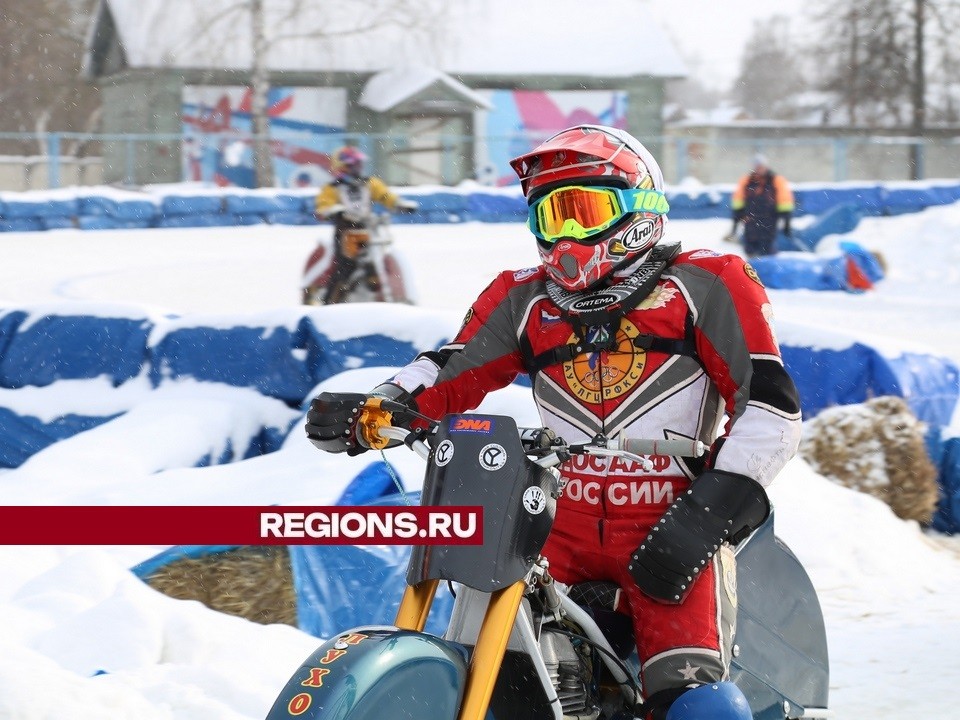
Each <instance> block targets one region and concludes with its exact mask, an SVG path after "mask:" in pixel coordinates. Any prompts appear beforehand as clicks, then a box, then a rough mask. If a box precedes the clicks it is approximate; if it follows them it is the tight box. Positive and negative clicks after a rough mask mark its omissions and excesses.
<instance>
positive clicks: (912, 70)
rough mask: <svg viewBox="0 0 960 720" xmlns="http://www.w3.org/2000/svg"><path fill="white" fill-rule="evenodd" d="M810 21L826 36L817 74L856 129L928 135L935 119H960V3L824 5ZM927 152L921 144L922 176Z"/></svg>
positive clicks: (835, 1) (916, 149)
mask: <svg viewBox="0 0 960 720" xmlns="http://www.w3.org/2000/svg"><path fill="white" fill-rule="evenodd" d="M811 16H812V18H813V20H814V23H815V24H816V26H817V28H818V30H819V32H818V35H819V38H820V41H819V42H818V43H817V44H816V46H815V47H814V48H813V49H812V52H811V53H810V55H811V56H812V57H814V58H817V61H816V62H815V63H813V64H812V67H811V70H812V72H813V73H814V74H815V75H816V79H817V83H818V85H819V86H820V87H821V88H822V89H825V90H830V91H832V92H833V93H835V95H836V96H837V97H838V99H839V100H840V102H841V103H842V104H843V106H844V107H846V108H847V120H848V122H849V123H850V124H864V125H867V126H868V127H870V126H883V125H887V126H896V127H903V128H906V129H909V131H910V132H911V134H912V135H913V136H914V137H917V138H922V137H923V135H924V134H925V132H926V130H927V126H928V122H929V118H930V117H931V115H932V116H935V117H939V118H951V117H953V118H955V117H956V95H957V92H958V83H960V77H958V74H957V72H956V70H957V68H958V66H960V50H958V49H957V43H956V36H957V33H958V32H960V0H910V2H904V1H903V0H818V3H817V5H815V6H814V11H813V12H812V14H811ZM931 78H936V82H935V83H931ZM931 89H933V90H935V92H933V93H931ZM921 150H922V146H921V143H920V142H919V141H918V142H917V143H916V144H915V145H914V146H913V152H912V153H911V160H910V163H911V174H912V176H913V177H915V178H916V177H919V175H920V174H921V171H922V167H921Z"/></svg>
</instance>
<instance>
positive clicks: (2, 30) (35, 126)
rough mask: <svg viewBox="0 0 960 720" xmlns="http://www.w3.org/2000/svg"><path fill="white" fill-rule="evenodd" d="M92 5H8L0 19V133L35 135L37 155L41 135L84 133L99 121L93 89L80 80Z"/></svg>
mask: <svg viewBox="0 0 960 720" xmlns="http://www.w3.org/2000/svg"><path fill="white" fill-rule="evenodd" d="M94 4H95V0H36V2H29V3H17V2H13V3H5V4H4V8H3V12H2V14H0V18H2V20H3V22H0V107H2V108H3V112H0V131H4V132H29V133H35V134H36V137H37V141H38V143H39V144H40V147H39V151H40V152H41V153H46V151H47V148H46V147H45V137H46V135H45V133H46V131H48V130H57V131H75V132H88V131H91V130H93V129H94V127H93V126H94V125H95V124H96V122H97V119H98V118H99V114H98V111H97V109H98V107H99V102H98V98H97V92H96V90H95V89H94V88H93V87H92V86H90V85H87V84H84V83H82V82H80V80H79V72H80V66H81V63H82V59H83V52H84V37H85V31H86V25H87V23H88V21H89V17H90V14H91V13H92V11H93V6H94ZM77 147H78V146H76V147H74V148H73V151H74V152H76V151H77ZM16 151H18V152H22V150H16Z"/></svg>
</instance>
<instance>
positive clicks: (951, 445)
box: [931, 434, 960, 534]
mask: <svg viewBox="0 0 960 720" xmlns="http://www.w3.org/2000/svg"><path fill="white" fill-rule="evenodd" d="M935 435H936V436H935V438H934V440H933V442H934V443H935V446H936V450H935V451H934V452H932V453H931V454H932V455H933V456H934V459H935V460H936V463H935V464H936V466H937V468H938V469H939V471H940V474H939V479H940V500H939V503H938V505H937V512H936V513H935V514H934V516H933V523H932V527H933V528H934V529H935V530H939V531H940V532H944V533H950V534H955V533H960V438H958V437H954V438H948V439H946V440H941V439H940V437H939V434H935Z"/></svg>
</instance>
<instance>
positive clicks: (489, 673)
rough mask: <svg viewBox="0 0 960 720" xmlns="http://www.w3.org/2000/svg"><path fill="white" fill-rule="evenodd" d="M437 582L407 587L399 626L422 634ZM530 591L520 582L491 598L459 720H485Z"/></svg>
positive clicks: (474, 652)
mask: <svg viewBox="0 0 960 720" xmlns="http://www.w3.org/2000/svg"><path fill="white" fill-rule="evenodd" d="M438 584H439V581H438V580H427V581H424V582H422V583H419V584H417V585H408V586H407V588H406V590H405V591H404V593H403V599H402V600H401V601H400V608H399V609H398V610H397V619H396V623H395V624H396V626H397V627H399V628H403V629H405V630H414V631H417V632H421V631H423V628H424V626H425V625H426V622H427V615H429V613H430V606H431V605H432V604H433V598H434V595H435V594H436V591H437V585H438ZM526 589H527V582H526V581H525V580H518V581H517V582H515V583H513V585H510V586H508V587H505V588H503V589H502V590H497V591H496V592H493V593H491V594H490V603H489V604H488V605H487V611H486V613H485V614H484V616H483V622H482V624H481V625H480V632H479V634H478V635H477V643H476V646H475V647H474V650H473V656H472V657H471V658H470V668H469V670H468V672H467V683H466V687H465V688H464V693H463V700H462V702H461V703H460V714H459V716H458V720H484V718H485V717H486V714H487V708H488V707H489V705H490V698H491V697H492V696H493V689H494V686H495V685H496V682H497V676H498V675H499V673H500V665H501V663H502V662H503V656H504V654H505V653H506V650H507V641H509V639H510V634H511V633H512V632H513V624H514V621H515V620H516V617H517V613H518V612H519V610H520V602H521V601H522V600H523V595H524V593H525V592H526Z"/></svg>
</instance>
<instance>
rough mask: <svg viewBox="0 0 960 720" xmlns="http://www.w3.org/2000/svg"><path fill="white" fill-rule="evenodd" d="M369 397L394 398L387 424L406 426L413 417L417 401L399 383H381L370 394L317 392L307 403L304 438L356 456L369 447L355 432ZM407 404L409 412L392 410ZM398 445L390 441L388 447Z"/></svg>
mask: <svg viewBox="0 0 960 720" xmlns="http://www.w3.org/2000/svg"><path fill="white" fill-rule="evenodd" d="M370 398H381V399H383V400H388V401H393V403H394V404H393V405H391V409H389V410H387V412H390V413H391V416H390V424H391V425H393V426H395V427H408V426H409V423H410V422H411V421H412V420H413V419H414V415H413V412H415V411H416V402H415V401H414V399H413V397H412V396H411V395H410V393H408V392H407V391H406V390H404V389H403V388H402V387H400V386H399V385H394V384H393V383H383V384H382V385H378V386H377V387H376V388H374V389H373V390H372V391H371V392H370V393H369V394H367V395H364V394H362V393H329V392H325V393H320V395H318V396H317V397H316V398H314V400H313V402H312V403H310V410H309V411H308V412H307V426H306V430H307V439H308V440H310V442H312V443H313V444H314V445H316V446H317V447H318V448H320V449H321V450H326V451H327V452H332V453H340V452H345V453H347V455H359V454H360V453H364V452H366V451H367V450H369V449H370V447H369V445H367V443H366V442H365V441H364V439H363V435H362V434H361V433H359V432H358V431H357V425H358V423H359V420H360V411H361V410H362V409H363V406H364V405H365V404H366V402H367V400H369V399H370ZM397 403H399V404H400V405H403V406H406V407H407V408H409V409H410V410H411V411H413V412H411V413H406V412H403V411H402V410H399V409H393V408H395V407H396V404H397ZM397 444H399V441H391V443H390V444H388V447H391V446H393V445H397Z"/></svg>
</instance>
